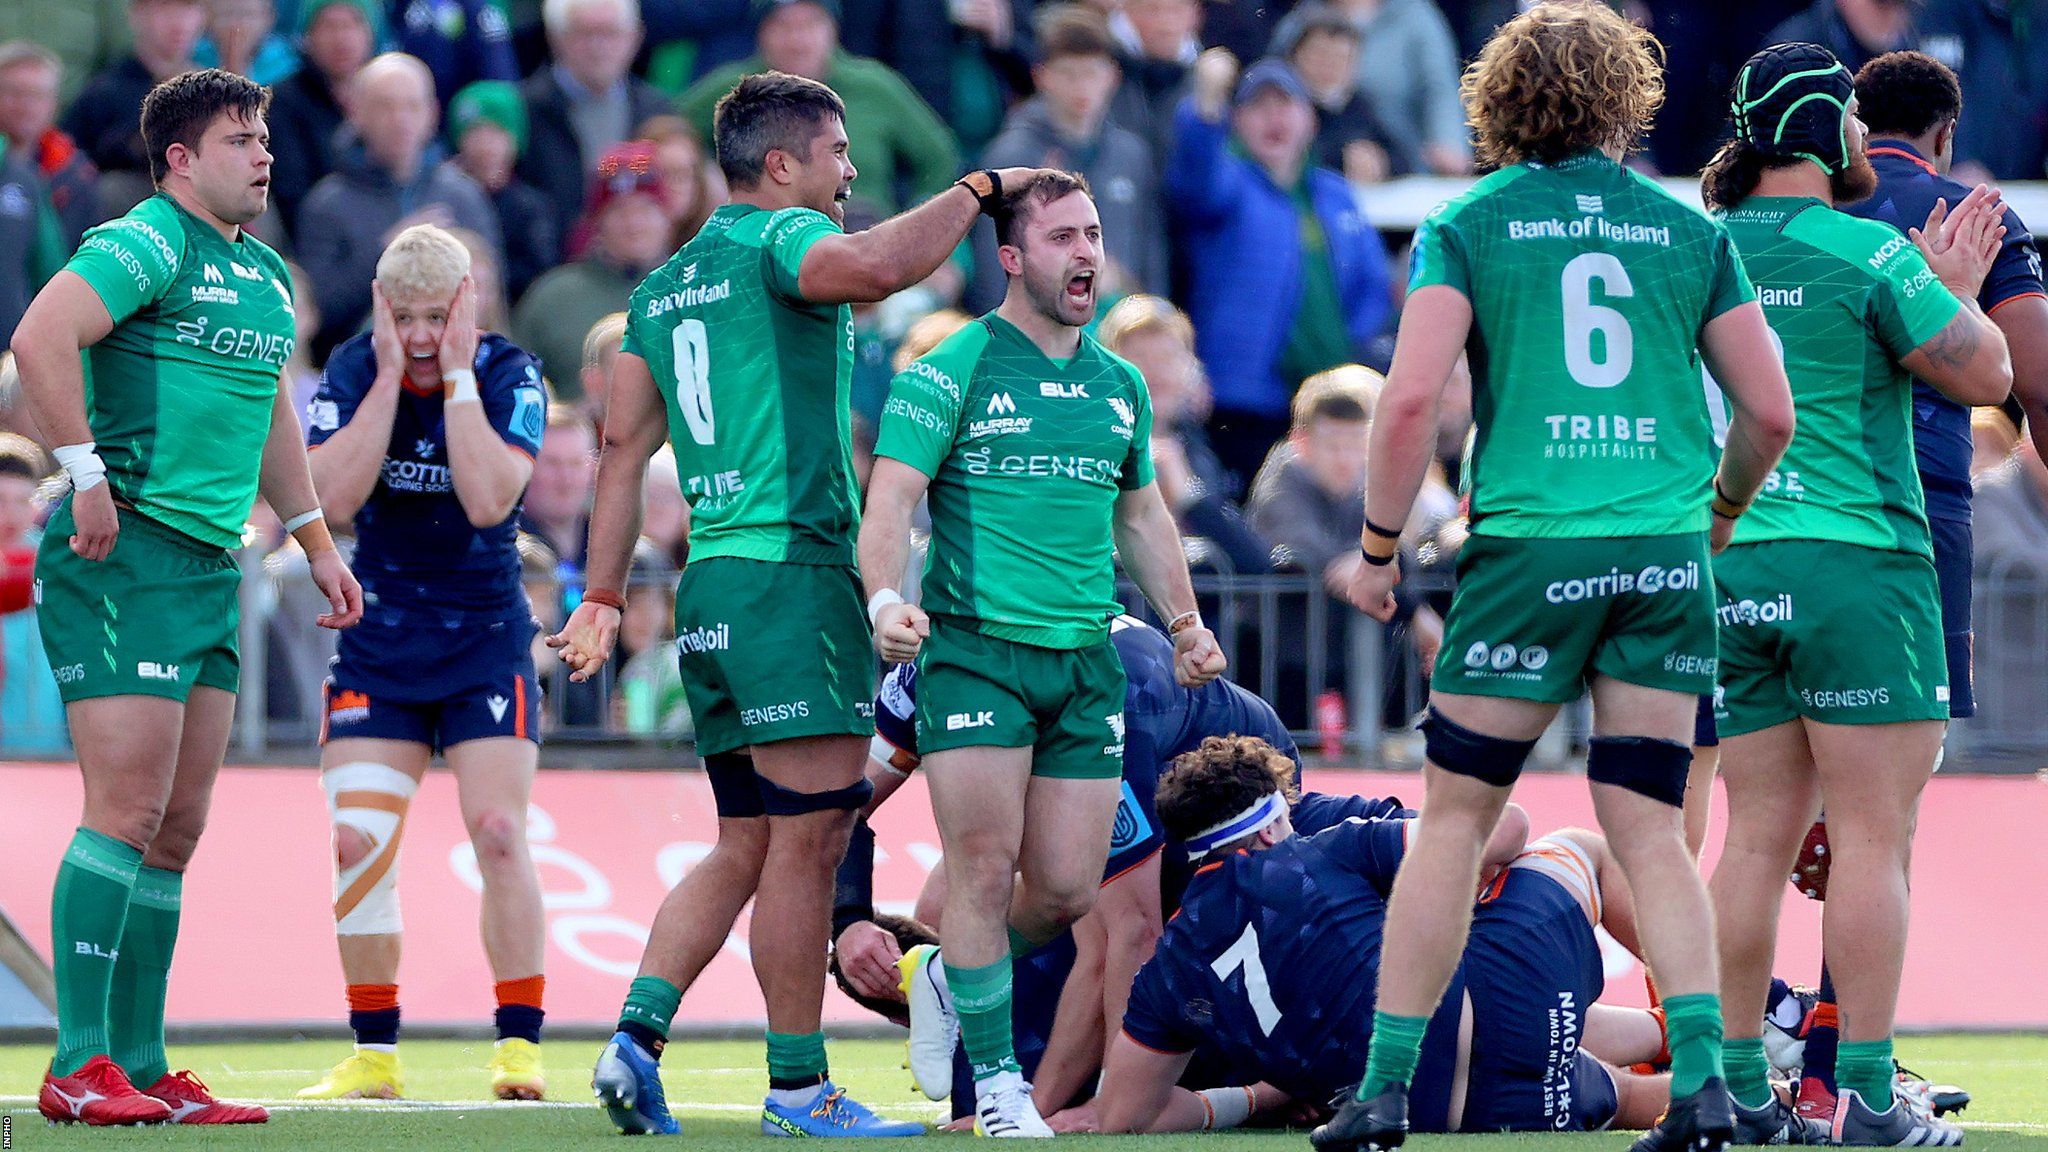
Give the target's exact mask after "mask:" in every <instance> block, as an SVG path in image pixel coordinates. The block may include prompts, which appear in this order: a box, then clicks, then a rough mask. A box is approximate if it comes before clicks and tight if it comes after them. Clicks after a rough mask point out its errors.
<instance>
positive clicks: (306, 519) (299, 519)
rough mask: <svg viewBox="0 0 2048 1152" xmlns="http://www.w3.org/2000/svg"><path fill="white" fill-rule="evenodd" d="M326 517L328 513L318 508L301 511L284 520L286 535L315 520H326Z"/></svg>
mask: <svg viewBox="0 0 2048 1152" xmlns="http://www.w3.org/2000/svg"><path fill="white" fill-rule="evenodd" d="M326 518H327V514H326V513H324V512H322V511H321V510H320V509H318V508H315V509H313V510H312V511H311V512H301V513H299V514H298V515H297V516H294V517H292V518H291V519H289V520H287V521H285V522H284V531H285V535H287V536H289V535H291V534H292V533H294V532H297V531H298V530H299V529H301V528H304V527H305V526H306V525H308V524H311V523H312V522H313V521H315V520H324V519H326Z"/></svg>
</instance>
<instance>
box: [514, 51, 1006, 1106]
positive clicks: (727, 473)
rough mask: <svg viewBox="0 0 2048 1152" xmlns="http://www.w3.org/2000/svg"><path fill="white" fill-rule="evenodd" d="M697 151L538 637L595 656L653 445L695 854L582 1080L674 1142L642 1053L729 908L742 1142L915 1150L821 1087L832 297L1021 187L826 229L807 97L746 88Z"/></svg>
mask: <svg viewBox="0 0 2048 1152" xmlns="http://www.w3.org/2000/svg"><path fill="white" fill-rule="evenodd" d="M714 145H715V148H716V150H717V154H718V163H719V167H720V168H721V169H722V170H723V171H724V173H725V178H726V181H727V183H728V184H729V185H730V186H731V188H732V202H731V203H729V204H727V205H726V206H724V207H722V208H720V209H718V211H716V212H714V213H713V214H712V216H711V218H710V219H709V220H708V221H706V222H705V224H704V227H703V229H702V231H700V232H699V233H698V234H697V236H696V237H695V238H694V239H692V240H691V241H690V242H689V243H688V244H685V245H684V246H683V248H682V250H681V251H679V252H677V253H676V254H675V255H674V256H673V257H671V258H670V259H669V261H668V262H667V263H666V264H664V265H663V266H662V267H661V268H659V269H657V270H655V272H654V273H653V274H652V275H650V276H648V278H647V279H646V281H645V282H643V283H642V284H641V285H640V287H639V288H638V289H636V290H635V291H634V293H633V297H632V300H631V302H630V304H629V306H628V318H627V322H626V337H625V342H624V344H623V346H622V348H621V351H620V355H619V358H618V360H617V362H616V365H615V368H614V374H613V381H612V390H611V394H610V399H609V407H608V409H607V412H606V419H605V443H604V450H603V456H602V459H601V461H600V463H599V467H598V478H597V495H596V505H595V509H594V511H593V512H592V514H591V521H590V548H589V568H588V572H589V587H588V589H587V590H586V591H585V592H584V594H583V603H582V604H581V605H579V606H578V607H577V609H576V611H575V612H574V613H573V614H572V615H571V616H570V619H569V621H568V623H567V625H566V626H565V627H564V628H563V629H562V631H561V633H560V634H558V635H556V636H554V637H551V638H550V639H549V643H550V644H551V645H553V646H554V647H556V648H558V649H560V651H561V656H562V659H563V661H564V662H565V663H567V664H568V665H569V666H570V667H571V668H572V669H573V673H572V675H573V676H574V678H575V679H578V680H583V679H587V678H589V677H590V676H591V675H593V674H594V673H596V672H597V671H598V669H599V668H600V667H601V666H602V665H603V663H604V661H605V659H606V658H607V657H608V656H609V655H610V653H611V649H612V645H613V643H614V641H615V640H616V638H617V635H618V627H619V609H620V608H621V607H622V606H623V605H624V602H625V601H624V597H623V596H622V594H621V591H622V588H623V586H624V583H625V576H626V569H627V564H628V561H629V559H630V557H631V554H632V549H633V542H634V540H636V539H637V538H638V537H639V534H640V508H641V484H642V481H643V479H644V477H645V475H646V469H647V459H648V457H649V456H651V455H652V454H653V453H654V450H655V449H656V448H657V447H659V446H660V444H661V443H662V441H663V439H664V438H667V439H668V441H669V442H670V443H671V444H672V445H673V446H674V449H675V455H676V466H677V470H678V472H679V473H680V475H681V477H682V486H683V493H684V496H685V497H686V498H687V499H688V500H689V502H690V508H691V531H690V555H689V563H688V564H687V565H686V566H685V567H684V569H683V575H682V582H681V585H680V587H679V588H678V590H677V595H676V619H675V623H676V636H677V649H678V653H679V659H680V662H681V669H682V679H683V689H684V692H685V693H686V694H687V695H688V697H689V702H690V712H691V714H692V715H693V716H695V717H696V721H697V750H698V752H699V753H700V754H702V755H703V757H704V760H705V767H706V770H707V772H708V773H709V775H710V778H711V786H712V790H713V793H714V795H715V797H716V800H717V804H718V814H719V835H718V846H717V848H716V849H715V850H714V851H713V852H712V854H711V855H710V857H708V858H707V859H705V860H704V861H703V862H701V863H699V864H698V865H697V866H696V867H694V868H692V869H691V870H690V873H689V875H688V876H686V877H685V878H684V879H683V881H682V882H681V883H680V884H678V885H677V886H676V888H675V890H674V891H673V892H671V893H670V894H669V897H668V899H667V900H666V901H664V902H663V904H662V907H661V911H660V912H659V914H658V915H657V916H656V917H655V922H654V926H653V930H652V932H651V933H650V935H649V938H648V945H647V951H646V953H645V954H644V955H643V956H642V958H641V968H640V975H639V977H638V978H636V979H635V980H634V981H633V985H632V988H631V990H630V991H629V993H628V995H627V998H626V1003H625V1006H624V1008H623V1010H622V1011H621V1014H620V1020H619V1033H618V1034H617V1035H616V1036H614V1037H613V1039H612V1042H611V1043H610V1044H609V1045H607V1046H606V1048H605V1050H604V1053H603V1055H602V1056H601V1057H600V1058H599V1061H598V1066H597V1073H596V1077H595V1085H596V1088H597V1090H598V1098H599V1100H600V1102H602V1103H603V1104H604V1105H605V1107H606V1109H607V1111H608V1112H609V1113H610V1114H611V1118H612V1121H613V1122H614V1123H615V1124H617V1125H618V1126H619V1127H620V1128H621V1129H622V1130H624V1131H628V1132H673V1131H675V1130H676V1124H675V1120H674V1119H673V1118H672V1117H671V1116H670V1115H669V1112H668V1108H667V1106H666V1104H665V1102H664V1098H663V1095H662V1088H661V1081H660V1077H659V1068H658V1067H657V1065H656V1060H657V1058H658V1056H659V1054H660V1051H661V1047H662V1044H663V1042H664V1040H665V1038H666V1036H667V1034H668V1027H669V1023H670V1021H671V1019H672V1018H673V1016H674V1014H675V1012H676V1008H677V1005H678V1004H679V1002H680V1000H681V996H682V991H681V989H682V988H684V987H686V986H688V985H689V984H690V982H691V981H693V980H695V979H696V977H697V974H698V973H699V972H701V971H702V970H703V968H704V965H705V964H707V963H709V962H710V960H711V958H712V957H713V956H714V955H716V954H717V951H718V949H719V948H720V946H722V945H723V943H724V941H725V937H726V933H727V931H728V930H729V929H730V928H731V926H732V923H733V920H734V919H735V918H736V917H737V916H738V915H739V911H740V909H741V908H742V907H743V906H744V905H745V904H746V902H747V900H748V899H750V898H753V899H754V916H753V921H752V927H751V933H750V936H749V940H748V943H749V946H750V948H751V950H752V952H753V960H754V971H755V974H756V976H757V977H758V978H759V980H760V983H761V993H762V996H763V998H764V999H765V1000H766V1001H767V1008H768V1037H767V1041H768V1077H769V1092H768V1098H767V1100H766V1101H765V1102H764V1104H763V1106H762V1121H761V1124H762V1129H763V1131H764V1132H766V1133H768V1134H769V1135H796V1136H803V1135H809V1136H905V1135H915V1134H917V1133H920V1132H922V1131H923V1128H922V1127H921V1126H920V1125H917V1124H902V1123H891V1122H888V1121H885V1120H881V1119H880V1118H878V1117H876V1116H874V1115H873V1114H872V1113H870V1112H869V1111H868V1110H867V1109H866V1108H864V1107H862V1106H861V1105H859V1104H858V1103H856V1102H854V1101H853V1100H851V1099H849V1098H847V1097H846V1095H845V1094H844V1093H842V1092H840V1091H838V1090H837V1089H836V1088H834V1087H833V1086H832V1084H831V1082H830V1080H829V1078H828V1069H827V1065H826V1058H825V1035H824V1033H823V1031H821V1030H820V1027H819V1019H820V1014H821V1012H822V1008H823V1000H824V990H825V950H826V944H827V942H828V940H829V938H830V929H831V914H832V882H833V873H834V871H835V870H836V869H837V868H838V865H839V861H840V858H841V857H843V856H844V855H845V853H846V843H847V836H848V834H849V833H850V831H851V830H852V827H853V817H854V813H855V811H856V810H858V809H859V808H860V807H861V805H862V804H863V803H865V802H866V799H867V796H868V792H869V791H870V789H869V787H868V786H867V784H866V782H865V781H864V780H863V779H862V771H863V769H864V768H865V767H866V764H867V748H868V740H869V738H870V737H871V736H872V735H873V733H874V726H875V720H874V708H873V700H874V693H875V659H874V654H873V652H872V651H871V650H870V648H869V633H868V622H867V620H866V617H865V613H864V612H863V610H862V607H861V587H860V577H859V575H858V574H857V573H856V572H855V570H854V533H855V531H856V529H857V526H858V524H859V519H860V505H859V499H860V496H859V491H858V489H857V488H856V487H855V484H854V473H853V461H852V453H851V445H852V440H853V437H852V431H851V429H850V427H849V420H850V416H849V411H850V409H849V402H848V389H849V387H850V383H851V380H852V370H853V320H852V314H851V311H850V310H849V309H848V307H847V304H848V302H850V301H854V302H857V301H876V300H881V299H882V298H884V297H886V296H888V295H890V294H891V293H894V292H897V291H900V290H902V289H904V288H907V287H909V286H911V285H913V284H916V283H918V282H919V281H921V280H923V279H925V278H926V277H927V276H930V275H931V274H932V272H933V271H934V270H936V269H937V268H938V266H939V265H940V264H941V263H943V262H944V261H945V260H946V258H947V257H948V256H950V255H951V254H952V252H953V249H954V248H955V246H957V245H958V244H959V243H960V241H961V239H962V238H963V237H965V236H966V235H967V230H968V228H969V227H971V226H972V225H973V223H974V221H975V220H976V218H977V217H978V216H979V215H980V213H981V212H982V211H984V210H985V209H987V208H989V207H992V206H993V205H994V204H995V203H996V202H997V197H998V196H999V194H1000V191H1001V188H1002V185H1003V183H1004V182H1005V181H1009V182H1018V181H1023V180H1026V179H1028V178H1029V177H1030V176H1031V175H1032V174H1033V173H1034V172H1035V171H1036V170H1035V169H1030V168H1015V169H1006V170H1004V171H1002V172H986V171H984V172H977V173H974V174H972V175H970V176H969V177H967V178H966V179H965V180H963V181H962V182H961V183H960V184H957V185H955V186H954V187H953V188H951V189H949V190H947V191H945V192H943V193H941V194H939V195H938V196H935V197H933V198H932V199H930V200H928V201H926V202H925V203H924V204H922V205H920V206H919V207H917V208H915V209H912V210H911V211H909V212H905V213H903V214H902V215H900V216H897V217H894V218H893V219H890V220H887V221H884V222H883V223H881V224H878V225H876V226H875V227H873V228H871V229H868V230H867V231H865V232H860V233H855V234H851V235H849V234H846V233H843V232H842V231H841V221H842V213H843V209H842V205H843V203H844V201H845V200H846V198H847V196H848V194H849V191H850V189H851V186H852V182H853V179H854V177H855V175H856V172H855V170H854V167H853V165H852V164H851V163H849V162H848V161H847V159H846V147H847V139H846V126H845V107H844V105H843V104H841V102H840V100H839V97H838V96H837V95H836V94H834V93H833V91H832V90H831V89H830V88H827V87H825V86H824V85H822V84H819V83H817V82H815V81H811V80H806V79H803V78H801V77H796V76H789V75H785V74H783V73H779V72H767V73H760V74H756V75H752V76H748V77H746V78H744V79H742V80H741V81H740V82H739V83H738V84H737V85H735V86H734V88H733V90H732V91H731V92H729V93H727V94H726V95H725V96H724V98H722V99H721V100H720V101H719V104H718V108H717V111H716V115H715V131H714ZM748 753H751V756H749V755H748ZM763 876H765V877H767V879H768V883H766V884H761V883H760V881H761V878H762V877H763ZM757 886H758V887H759V895H758V898H756V895H755V890H756V887H757Z"/></svg>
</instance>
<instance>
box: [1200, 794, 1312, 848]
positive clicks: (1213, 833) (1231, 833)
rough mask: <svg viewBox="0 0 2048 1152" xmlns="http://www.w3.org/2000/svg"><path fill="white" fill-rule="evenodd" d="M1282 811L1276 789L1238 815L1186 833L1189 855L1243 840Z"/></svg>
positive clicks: (1283, 802)
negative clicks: (1192, 832)
mask: <svg viewBox="0 0 2048 1152" xmlns="http://www.w3.org/2000/svg"><path fill="white" fill-rule="evenodd" d="M1285 811H1287V801H1286V799H1285V798H1283V797H1282V796H1281V795H1280V793H1278V792H1268V793H1266V794H1265V795H1264V796H1261V797H1259V799H1257V800H1255V801H1253V802H1252V806H1251V807H1249V808H1246V809H1245V810H1244V811H1242V812H1239V813H1238V814H1237V815H1235V816H1232V817H1230V818H1229V819H1228V820H1225V821H1223V822H1222V823H1220V824H1213V825H1211V826H1209V827H1207V828H1204V829H1202V830H1201V831H1200V832H1197V833H1195V834H1194V835H1193V836H1190V837H1188V840H1187V845H1188V859H1190V860H1200V859H1201V858H1202V857H1204V856H1207V855H1208V854H1209V853H1211V852H1214V851H1215V850H1216V849H1218V848H1221V847H1222V846H1223V845H1225V844H1228V843H1230V842H1231V841H1233V840H1242V839H1244V838H1245V837H1247V836H1250V835H1251V834H1253V833H1254V832H1257V831H1259V830H1260V829H1263V828H1265V827H1266V826H1267V825H1269V824H1271V823H1273V821H1275V820H1278V819H1279V818H1280V815H1281V813H1283V812H1285Z"/></svg>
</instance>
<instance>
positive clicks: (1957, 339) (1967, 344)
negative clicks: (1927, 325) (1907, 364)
mask: <svg viewBox="0 0 2048 1152" xmlns="http://www.w3.org/2000/svg"><path fill="white" fill-rule="evenodd" d="M1972 303H1974V302H1965V304H1964V306H1963V308H1962V309H1961V310H1960V311H1958V312H1957V313H1956V314H1955V317H1954V319H1951V320H1950V321H1949V322H1948V323H1947V324H1946V325H1944V326H1943V327H1942V329H1941V331H1939V332H1936V333H1935V334H1934V338H1933V339H1931V340H1929V341H1927V343H1925V344H1922V345H1921V346H1920V348H1919V350H1920V351H1921V352H1924V353H1926V355H1927V359H1928V360H1930V361H1932V362H1933V363H1935V364H1937V365H1940V366H1941V367H1943V368H1961V367H1962V366H1964V365H1965V364H1968V363H1969V362H1970V361H1971V360H1974V359H1976V357H1977V345H1978V343H1979V342H1980V341H1981V340H1982V333H1980V332H1979V331H1978V328H1977V316H1978V315H1979V314H1978V313H1977V310H1976V309H1975V308H1973V307H1971V304H1972Z"/></svg>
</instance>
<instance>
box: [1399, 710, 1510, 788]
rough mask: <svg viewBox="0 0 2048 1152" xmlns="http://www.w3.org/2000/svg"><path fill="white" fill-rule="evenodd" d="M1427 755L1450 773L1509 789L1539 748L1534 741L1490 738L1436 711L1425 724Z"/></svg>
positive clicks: (1424, 740) (1431, 713) (1424, 752)
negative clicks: (1531, 755)
mask: <svg viewBox="0 0 2048 1152" xmlns="http://www.w3.org/2000/svg"><path fill="white" fill-rule="evenodd" d="M1422 738H1423V754H1424V755H1425V756H1428V757H1429V762H1430V763H1431V764H1434V765H1436V766H1437V767H1439V768H1441V769H1443V770H1444V771H1446V772H1455V773H1457V774H1458V775H1460V776H1470V777H1471V778H1472V779H1474V780H1477V781H1480V782H1481V783H1484V784H1491V785H1493V786H1494V787H1495V788H1507V787H1510V786H1512V785H1513V784H1514V782H1515V780H1516V778H1517V777H1519V776H1521V774H1522V764H1523V762H1524V761H1526V760H1528V759H1529V753H1530V752H1532V751H1534V750H1535V748H1536V741H1534V740H1504V739H1502V738H1500V737H1499V736H1487V735H1484V734H1482V733H1478V732H1474V731H1472V730H1471V729H1470V728H1467V727H1465V726H1464V725H1462V724H1459V723H1457V722H1456V721H1454V720H1451V719H1449V718H1448V717H1446V716H1445V715H1444V714H1443V713H1441V712H1439V711H1437V710H1436V709H1435V708H1431V709H1430V710H1429V715H1428V716H1426V717H1424V718H1423V720H1422Z"/></svg>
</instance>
